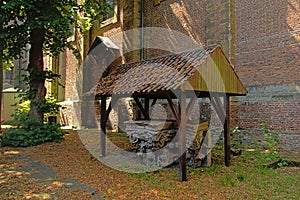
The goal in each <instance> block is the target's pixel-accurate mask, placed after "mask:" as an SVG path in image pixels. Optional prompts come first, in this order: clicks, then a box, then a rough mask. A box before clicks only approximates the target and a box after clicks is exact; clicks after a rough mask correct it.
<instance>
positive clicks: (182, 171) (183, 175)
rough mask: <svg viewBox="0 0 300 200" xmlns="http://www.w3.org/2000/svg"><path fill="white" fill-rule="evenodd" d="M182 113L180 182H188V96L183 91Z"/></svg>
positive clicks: (180, 128)
mask: <svg viewBox="0 0 300 200" xmlns="http://www.w3.org/2000/svg"><path fill="white" fill-rule="evenodd" d="M180 101H181V102H180V104H181V112H180V127H179V141H178V142H179V155H180V159H179V160H180V162H179V181H181V182H182V181H186V122H187V116H186V94H185V91H184V90H183V91H182V94H181V100H180Z"/></svg>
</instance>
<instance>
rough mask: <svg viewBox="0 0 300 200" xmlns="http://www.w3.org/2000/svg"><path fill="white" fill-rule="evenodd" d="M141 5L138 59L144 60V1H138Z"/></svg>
mask: <svg viewBox="0 0 300 200" xmlns="http://www.w3.org/2000/svg"><path fill="white" fill-rule="evenodd" d="M140 3H141V8H140V9H141V37H140V59H141V60H144V59H145V55H144V8H145V6H144V0H140Z"/></svg>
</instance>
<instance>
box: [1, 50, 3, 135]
mask: <svg viewBox="0 0 300 200" xmlns="http://www.w3.org/2000/svg"><path fill="white" fill-rule="evenodd" d="M2 91H3V61H2V49H0V130H1V124H2Z"/></svg>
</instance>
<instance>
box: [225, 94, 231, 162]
mask: <svg viewBox="0 0 300 200" xmlns="http://www.w3.org/2000/svg"><path fill="white" fill-rule="evenodd" d="M224 107H225V110H226V118H225V122H224V147H225V165H226V166H227V167H229V166H230V97H229V95H228V94H227V95H226V99H225V97H224Z"/></svg>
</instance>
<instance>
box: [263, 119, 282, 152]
mask: <svg viewBox="0 0 300 200" xmlns="http://www.w3.org/2000/svg"><path fill="white" fill-rule="evenodd" d="M261 126H262V129H263V131H262V133H263V136H264V142H263V148H264V149H266V150H270V151H277V150H278V144H279V136H278V134H277V133H276V132H271V131H270V130H269V127H268V125H267V123H266V121H263V122H262V123H261Z"/></svg>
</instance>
